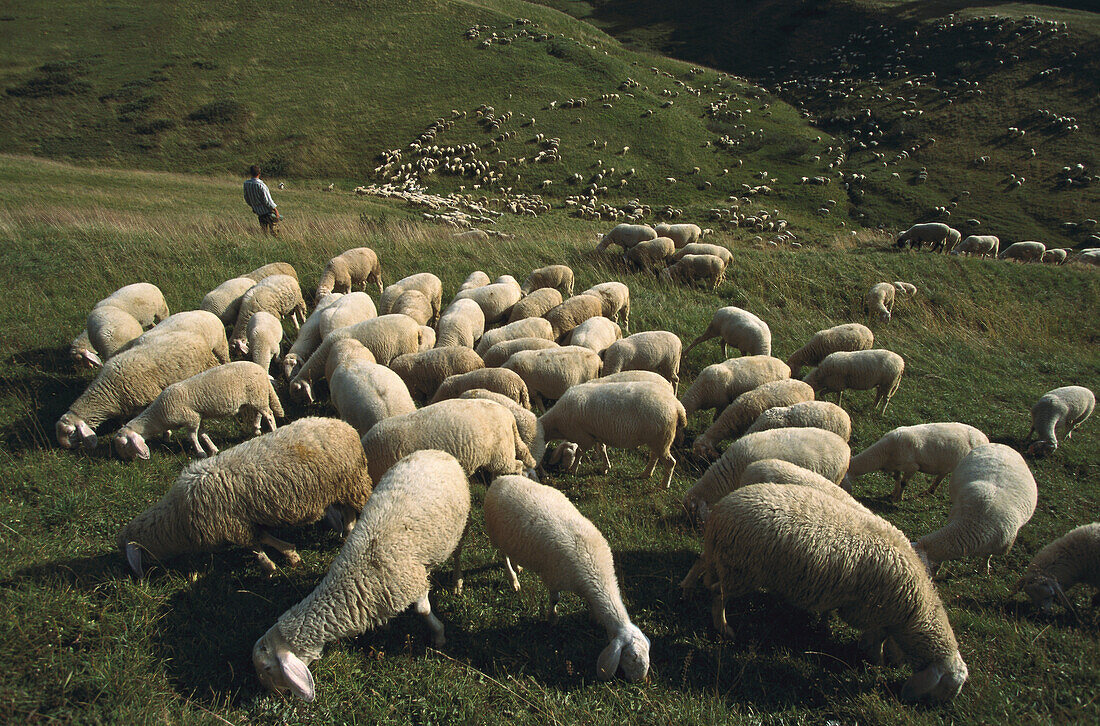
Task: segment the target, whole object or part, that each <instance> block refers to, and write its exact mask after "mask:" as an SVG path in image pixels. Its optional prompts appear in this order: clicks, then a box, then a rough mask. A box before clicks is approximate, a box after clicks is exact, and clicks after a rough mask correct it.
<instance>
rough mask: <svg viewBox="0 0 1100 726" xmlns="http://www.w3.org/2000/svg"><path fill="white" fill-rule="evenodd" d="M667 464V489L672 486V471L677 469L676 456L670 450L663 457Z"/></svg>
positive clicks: (662, 459)
mask: <svg viewBox="0 0 1100 726" xmlns="http://www.w3.org/2000/svg"><path fill="white" fill-rule="evenodd" d="M661 461H662V462H663V463H664V465H665V489H671V488H672V472H674V471H676V457H674V456H673V455H672V452H669V453H667V454H665V455H664V456H662V457H661Z"/></svg>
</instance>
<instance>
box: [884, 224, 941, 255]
mask: <svg viewBox="0 0 1100 726" xmlns="http://www.w3.org/2000/svg"><path fill="white" fill-rule="evenodd" d="M952 231H953V230H952V228H951V227H948V226H947V225H946V224H944V223H943V222H925V223H924V224H914V225H913V226H912V227H910V228H909V229H907V230H905V231H904V232H902V233H901V234H899V235H898V236H897V238H896V239H895V240H894V246H895V247H904V246H905V245H906V244H908V245H909V248H910V249H912V248H914V247H921V246H922V245H925V244H927V245H929V246H931V247H932V248H933V249H935V248H936V247H938V246H942V245H946V244H947V240H948V239H949V238H950V237H951V232H952Z"/></svg>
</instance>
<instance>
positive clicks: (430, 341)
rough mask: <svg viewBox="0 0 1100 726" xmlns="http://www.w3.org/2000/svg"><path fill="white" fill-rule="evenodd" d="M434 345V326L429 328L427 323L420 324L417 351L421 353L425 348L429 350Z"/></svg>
mask: <svg viewBox="0 0 1100 726" xmlns="http://www.w3.org/2000/svg"><path fill="white" fill-rule="evenodd" d="M434 347H435V328H429V327H428V326H427V325H421V326H420V346H419V348H418V350H417V352H419V353H423V352H424V351H426V350H431V349H432V348H434Z"/></svg>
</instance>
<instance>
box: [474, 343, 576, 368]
mask: <svg viewBox="0 0 1100 726" xmlns="http://www.w3.org/2000/svg"><path fill="white" fill-rule="evenodd" d="M557 347H559V346H558V344H557V343H555V342H554V341H552V340H547V339H546V338H517V339H516V340H505V341H501V342H500V343H497V344H496V345H494V346H493V347H492V348H490V349H489V350H487V351H486V352H485V367H486V368H498V367H500V366H502V365H504V362H505V361H506V360H508V359H509V358H511V357H512V355H513V354H515V353H518V352H519V351H521V350H544V349H546V348H557Z"/></svg>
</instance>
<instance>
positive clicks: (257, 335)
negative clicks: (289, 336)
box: [227, 310, 283, 371]
mask: <svg viewBox="0 0 1100 726" xmlns="http://www.w3.org/2000/svg"><path fill="white" fill-rule="evenodd" d="M245 340H246V341H247V342H248V350H249V355H250V357H251V359H252V362H253V363H255V364H257V365H258V366H260V367H261V368H263V369H264V370H265V371H267V370H268V369H270V368H271V361H272V360H275V361H276V362H278V360H279V358H280V356H279V347H280V344H281V343H282V341H283V324H282V323H281V322H280V321H279V319H278V318H277V317H275V316H274V315H272V314H271V313H269V312H267V311H264V310H261V311H260V312H258V313H256V314H255V315H253V316H252V319H251V320H249V321H248V332H247V337H246V338H245ZM227 345H228V343H227Z"/></svg>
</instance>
